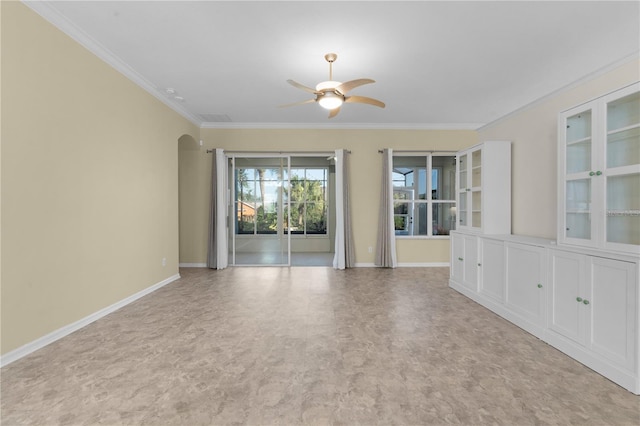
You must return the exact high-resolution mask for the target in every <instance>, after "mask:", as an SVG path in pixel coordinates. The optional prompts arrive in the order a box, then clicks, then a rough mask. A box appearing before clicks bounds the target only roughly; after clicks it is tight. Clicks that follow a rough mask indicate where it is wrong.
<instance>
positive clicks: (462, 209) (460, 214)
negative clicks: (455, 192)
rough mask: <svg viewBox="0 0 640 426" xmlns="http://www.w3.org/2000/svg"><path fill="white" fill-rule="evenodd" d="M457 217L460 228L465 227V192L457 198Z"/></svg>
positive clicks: (466, 223)
mask: <svg viewBox="0 0 640 426" xmlns="http://www.w3.org/2000/svg"><path fill="white" fill-rule="evenodd" d="M458 217H459V219H458V220H459V223H460V226H467V225H468V222H467V192H466V191H463V192H460V197H459V206H458Z"/></svg>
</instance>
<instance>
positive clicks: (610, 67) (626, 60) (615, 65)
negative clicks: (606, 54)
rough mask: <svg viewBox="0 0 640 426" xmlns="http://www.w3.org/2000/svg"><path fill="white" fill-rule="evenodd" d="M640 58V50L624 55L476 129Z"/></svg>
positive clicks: (501, 120) (527, 108) (488, 126)
mask: <svg viewBox="0 0 640 426" xmlns="http://www.w3.org/2000/svg"><path fill="white" fill-rule="evenodd" d="M639 58H640V51H638V52H635V53H633V54H631V55H629V56H626V57H624V58H622V59H620V60H617V61H615V62H613V63H611V64H609V65H607V66H604V67H602V68H600V69H597V70H595V71H593V72H590V73H589V74H587V75H585V76H583V77H582V78H579V79H578V80H576V81H574V82H573V83H569V84H567V85H566V86H562V87H560V88H559V89H556V90H554V91H553V92H550V93H548V94H546V95H544V96H542V97H541V98H538V99H536V100H535V101H533V102H530V103H528V104H526V105H523V106H521V107H520V108H518V109H516V110H513V111H511V112H510V113H508V114H506V115H503V116H502V117H500V118H497V119H495V120H493V121H491V122H489V123H487V124H485V125H483V126H480V127H478V128H477V129H476V130H478V131H482V130H487V129H490V128H491V127H493V126H496V125H498V124H500V123H503V122H504V121H506V120H508V119H510V118H512V117H513V116H515V115H518V114H520V113H522V112H524V111H527V110H529V109H531V108H534V107H536V106H538V105H540V104H542V103H544V102H546V101H548V100H549V99H552V98H555V97H556V96H558V95H561V94H562V93H565V92H568V91H569V90H571V89H574V88H576V87H578V86H580V85H582V84H585V83H588V82H589V81H591V80H595V79H596V78H598V77H600V76H602V75H604V74H606V73H608V72H610V71H613V70H614V69H616V68H619V67H621V66H623V65H625V64H627V63H629V62H631V61H635V60H637V59H639Z"/></svg>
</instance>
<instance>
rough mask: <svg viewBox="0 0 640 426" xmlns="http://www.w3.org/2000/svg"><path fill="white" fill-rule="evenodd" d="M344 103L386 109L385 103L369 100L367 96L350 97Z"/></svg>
mask: <svg viewBox="0 0 640 426" xmlns="http://www.w3.org/2000/svg"><path fill="white" fill-rule="evenodd" d="M344 101H345V103H358V104H369V105H373V106H377V107H380V108H384V107H385V105H384V102H381V101H379V100H377V99H373V98H368V97H366V96H349V97H347V98H345V100H344Z"/></svg>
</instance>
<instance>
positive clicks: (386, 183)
mask: <svg viewBox="0 0 640 426" xmlns="http://www.w3.org/2000/svg"><path fill="white" fill-rule="evenodd" d="M392 171H393V150H391V149H385V150H384V151H383V152H382V185H381V188H382V190H381V191H380V214H379V216H378V241H377V244H376V260H375V264H376V266H382V267H385V268H395V267H396V266H398V261H397V259H396V235H395V234H396V231H395V225H394V222H393V181H392V179H391V176H392Z"/></svg>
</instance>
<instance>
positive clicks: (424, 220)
mask: <svg viewBox="0 0 640 426" xmlns="http://www.w3.org/2000/svg"><path fill="white" fill-rule="evenodd" d="M455 170H456V165H455V156H453V155H432V154H430V155H394V156H393V174H392V180H393V211H394V222H395V230H396V235H398V236H414V237H415V236H421V237H441V236H447V235H449V231H451V230H453V229H455V223H456V218H455V214H456V201H455V188H456V185H455V176H456V173H455Z"/></svg>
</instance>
